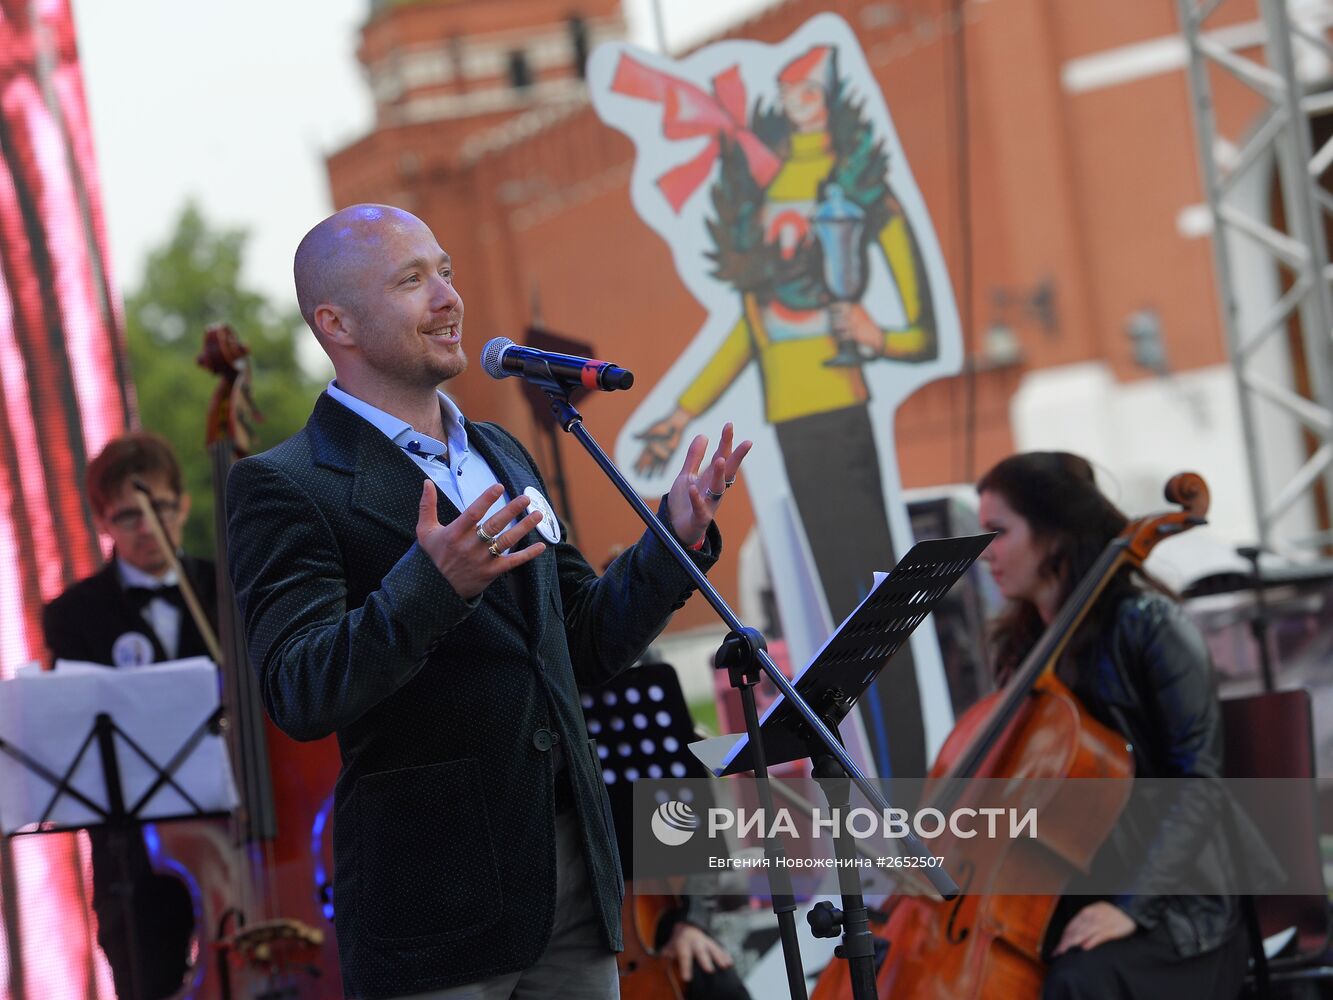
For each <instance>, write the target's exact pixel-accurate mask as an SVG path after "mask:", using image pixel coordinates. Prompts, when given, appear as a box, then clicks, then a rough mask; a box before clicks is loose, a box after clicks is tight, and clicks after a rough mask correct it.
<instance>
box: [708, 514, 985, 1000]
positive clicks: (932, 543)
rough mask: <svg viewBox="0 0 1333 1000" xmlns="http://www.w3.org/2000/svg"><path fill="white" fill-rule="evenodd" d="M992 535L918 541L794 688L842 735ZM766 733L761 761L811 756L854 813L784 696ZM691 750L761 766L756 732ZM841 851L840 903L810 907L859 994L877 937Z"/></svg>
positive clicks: (847, 852)
mask: <svg viewBox="0 0 1333 1000" xmlns="http://www.w3.org/2000/svg"><path fill="white" fill-rule="evenodd" d="M993 537H994V535H993V534H992V533H988V534H982V535H967V536H963V537H960V538H938V539H930V540H928V541H924V542H918V543H917V544H916V545H915V546H913V548H912V549H911V550H910V551H909V552H908V553H907V554H906V555H905V556H903V558H902V560H901V561H900V562H899V563H898V565H897V566H895V567H894V568H893V571H892V572H891V573H889V574H888V575H887V576H886V577H884V578H883V579H882V580H880V582H879V584H878V586H876V587H875V588H874V589H873V590H872V591H871V592H870V594H869V595H868V596H867V597H866V599H865V600H864V601H862V602H861V605H860V606H859V607H858V608H857V609H856V610H855V611H854V612H852V614H851V615H850V616H848V618H847V620H846V621H844V622H843V623H842V625H841V626H839V628H838V630H837V631H836V632H835V633H834V634H833V635H832V636H831V637H830V638H829V640H828V641H827V642H826V643H825V644H824V646H823V648H821V649H820V650H819V652H818V653H817V654H816V655H815V658H814V659H813V660H812V661H811V662H810V665H809V666H808V667H807V668H806V669H805V670H804V671H802V672H801V674H800V675H799V676H798V677H797V678H796V680H795V681H794V682H793V683H792V686H793V688H794V689H795V691H796V693H797V694H798V695H800V696H801V697H802V698H803V699H804V700H805V702H806V703H807V704H808V705H809V706H810V707H811V708H812V709H814V711H815V713H816V714H817V715H818V716H819V717H820V719H821V720H822V721H823V722H824V724H825V725H826V726H827V727H828V728H829V729H830V730H831V731H832V732H833V733H834V734H835V735H836V734H838V723H839V722H841V721H842V720H843V719H844V718H845V717H846V716H847V714H848V713H849V712H851V710H852V708H853V706H855V704H856V700H857V699H858V698H859V697H860V696H861V695H862V694H863V693H864V692H865V691H866V689H867V688H869V687H870V685H871V684H873V683H874V682H875V679H876V678H877V677H878V676H879V673H880V671H881V670H882V669H883V668H884V666H885V664H886V663H888V661H889V660H890V658H892V656H893V654H894V653H896V652H897V651H898V650H899V649H900V648H901V647H902V645H903V643H904V642H906V641H907V639H908V637H909V636H910V635H911V634H912V631H913V630H914V629H915V628H916V627H917V626H918V625H920V624H921V623H922V622H923V621H925V619H926V616H927V615H929V614H930V612H931V610H932V609H933V608H934V607H935V605H936V604H937V603H938V602H939V601H940V600H941V599H942V598H943V597H944V595H945V594H947V593H948V592H949V590H950V589H951V588H952V587H953V585H954V584H955V583H956V582H957V581H958V579H959V577H961V576H962V575H963V574H964V573H965V572H967V569H968V567H970V566H971V565H972V563H973V562H975V561H976V559H977V557H978V556H979V555H981V552H982V550H983V549H985V548H986V546H987V545H989V544H990V540H991V539H992V538H993ZM759 736H760V739H761V740H762V744H763V753H762V759H763V760H764V761H765V763H766V764H767V765H773V764H782V763H786V762H787V761H792V760H800V759H803V758H806V757H809V758H810V759H811V761H812V762H813V764H814V767H813V773H814V777H815V778H816V780H817V781H818V782H819V784H820V787H821V788H822V789H823V792H824V795H825V797H826V798H827V799H828V803H829V808H830V809H831V810H833V811H834V813H835V814H838V815H845V814H846V810H847V809H848V807H849V806H850V802H851V780H850V778H849V777H848V776H847V774H846V773H845V772H844V770H843V768H842V767H841V766H840V765H839V764H838V762H837V761H836V760H835V759H834V757H833V756H832V755H831V754H830V753H829V751H828V749H827V748H826V747H825V746H824V744H823V742H822V741H821V740H819V739H817V738H816V736H815V734H814V732H812V731H811V728H810V726H809V724H808V723H807V722H806V721H805V719H804V718H802V716H801V715H800V713H799V712H797V711H796V710H795V709H794V708H792V706H791V705H790V703H789V702H788V700H787V699H786V698H784V697H782V696H779V697H778V698H777V699H776V700H775V701H774V702H773V703H772V704H771V705H769V707H768V710H767V711H766V712H765V713H764V717H763V719H762V720H760V723H759ZM690 749H691V750H693V751H694V753H695V754H696V755H697V756H698V757H699V758H700V760H701V761H702V762H703V763H704V765H705V766H706V767H707V768H708V769H709V770H710V771H712V773H713V774H715V775H717V776H719V777H721V776H723V775H727V774H738V773H741V772H745V771H751V770H754V769H755V763H754V761H753V760H752V755H751V753H750V746H749V736H748V734H747V735H743V736H740V737H739V738H737V737H734V736H721V737H717V738H716V739H712V740H705V741H703V742H702V743H696V744H694V745H693V746H691V748H690ZM913 777H916V776H915V775H914V776H913ZM921 777H924V775H922V776H921ZM903 840H904V846H905V847H906V850H907V852H908V853H910V854H915V855H917V856H921V855H923V854H925V853H926V850H925V847H924V845H922V844H921V842H920V840H918V839H917V837H916V836H915V834H910V833H909V834H908V835H907V836H906V837H904V838H903ZM834 850H835V852H836V854H837V857H838V859H839V862H840V864H839V867H838V886H839V891H840V893H841V895H842V909H841V910H837V909H835V908H834V907H833V905H832V904H831V903H828V902H822V903H819V904H817V905H816V906H815V908H814V909H812V910H811V911H810V913H809V914H808V915H807V919H808V920H809V922H810V926H811V930H812V931H813V932H814V934H815V936H816V937H837V936H838V935H839V934H841V935H842V938H843V944H842V945H840V946H839V948H838V952H837V954H838V955H839V957H843V958H848V959H849V960H851V975H852V987H853V993H854V995H855V996H856V997H858V998H860V997H862V996H867V995H869V996H873V995H874V989H875V986H874V968H873V964H872V962H871V961H870V959H871V957H872V956H873V954H874V941H873V938H872V936H871V934H870V924H869V914H868V911H867V909H866V905H865V899H864V895H863V891H862V886H861V876H860V874H859V872H858V871H857V868H856V866H855V864H854V863H853V861H852V859H853V858H854V857H855V854H856V847H855V844H854V843H853V842H850V841H849V839H848V838H846V837H843V836H837V835H835V836H834ZM775 891H776V890H775Z"/></svg>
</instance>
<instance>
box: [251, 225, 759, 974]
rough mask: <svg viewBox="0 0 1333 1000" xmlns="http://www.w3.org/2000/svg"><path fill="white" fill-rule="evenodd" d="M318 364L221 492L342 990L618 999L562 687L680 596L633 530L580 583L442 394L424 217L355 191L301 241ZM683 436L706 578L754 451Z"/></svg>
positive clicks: (555, 539) (623, 659)
mask: <svg viewBox="0 0 1333 1000" xmlns="http://www.w3.org/2000/svg"><path fill="white" fill-rule="evenodd" d="M295 274H296V292H297V298H298V301H299V303H300V306H301V312H302V315H303V316H304V317H305V320H306V322H307V323H308V324H309V326H310V329H311V330H312V331H313V332H314V335H315V337H316V338H317V339H318V341H319V343H320V345H321V346H322V347H323V348H324V350H325V351H326V352H327V353H328V355H329V358H330V359H331V360H332V362H333V367H334V371H335V373H336V374H335V378H334V379H333V381H332V382H330V383H329V386H328V389H327V391H326V392H325V393H323V394H322V395H321V396H320V397H319V399H318V400H317V401H316V402H315V407H314V412H313V413H312V414H311V417H310V420H309V422H308V423H307V424H306V426H305V428H304V429H303V430H302V431H301V432H300V433H299V434H296V435H295V436H293V437H292V438H290V439H289V440H287V441H285V442H284V443H283V444H281V445H279V446H278V447H277V448H274V449H273V450H272V451H269V452H266V453H264V454H262V455H257V456H255V457H253V458H248V459H245V460H244V461H241V462H239V463H238V464H237V465H236V466H235V467H234V468H233V470H232V473H231V477H230V479H229V480H228V483H227V505H228V507H227V509H228V515H229V517H228V539H229V545H230V549H229V551H230V553H231V572H232V576H233V578H234V580H235V583H236V593H237V597H238V599H239V603H240V606H241V609H242V612H243V614H244V616H245V624H246V629H247V633H248V638H249V647H250V657H251V662H252V663H253V665H254V667H255V669H256V670H257V671H258V673H259V676H260V680H261V685H262V691H263V696H264V702H265V705H266V706H267V708H268V711H269V713H270V714H271V715H272V717H273V720H274V721H275V722H276V723H277V724H278V726H280V727H281V728H282V729H283V730H284V731H285V732H287V733H289V734H290V735H291V736H293V737H295V738H296V739H318V738H319V737H322V736H325V735H327V734H328V733H336V734H337V736H338V741H339V745H340V747H341V750H342V758H343V768H342V773H341V774H340V776H339V779H338V786H337V791H336V796H335V813H334V816H335V822H334V836H333V841H334V905H335V917H334V922H335V925H336V928H337V934H338V945H339V955H340V959H341V965H342V972H343V982H344V986H345V988H346V991H347V995H348V996H350V997H358V998H366V1000H377V998H386V997H399V996H427V997H432V998H462V997H468V998H485V1000H496V998H508V997H556V996H558V997H562V998H575V1000H577V998H606V997H615V996H616V995H617V993H618V990H617V977H616V966H615V960H614V954H613V953H614V952H615V951H618V950H619V949H620V947H621V939H620V915H619V914H620V900H621V895H622V892H623V885H622V883H621V880H620V868H619V861H618V859H617V856H616V849H615V845H614V840H613V838H612V836H611V833H610V821H609V819H608V806H607V801H606V794H605V791H604V788H603V785H602V779H601V774H600V765H599V764H598V762H597V759H596V753H595V749H594V748H592V747H591V746H590V743H589V740H588V736H587V732H586V730H585V728H584V723H583V715H582V711H581V707H580V703H579V694H578V689H579V688H580V687H583V686H592V685H595V684H597V683H599V682H601V681H604V680H605V679H606V678H608V677H610V676H611V675H613V674H615V673H616V672H618V671H620V670H622V669H624V668H625V667H628V666H629V665H630V664H632V663H633V662H634V660H635V659H636V658H637V657H638V656H639V654H640V653H641V652H642V651H643V650H644V649H646V648H647V646H648V644H649V642H651V641H652V639H653V638H654V637H655V636H656V635H657V634H658V633H659V632H660V631H661V630H662V628H663V627H664V626H665V625H666V622H667V620H668V618H669V616H670V615H671V613H672V611H673V610H675V609H677V608H679V607H681V606H682V605H683V604H684V602H685V600H686V598H688V597H689V595H690V592H691V584H690V581H689V578H688V576H687V575H686V574H685V573H684V572H683V571H682V570H681V569H680V568H679V567H678V566H677V565H676V564H675V563H674V561H673V560H672V559H671V558H670V556H669V554H668V553H667V551H666V550H665V548H664V547H663V546H662V545H661V543H659V542H658V541H657V540H656V538H655V537H653V536H652V535H651V534H649V533H646V534H645V535H644V536H643V538H642V539H640V540H639V542H638V543H636V544H635V545H633V546H631V547H630V548H629V549H627V550H626V551H625V552H623V553H622V554H621V555H620V556H619V557H618V558H617V559H616V560H615V562H614V563H612V564H611V566H610V567H608V568H607V570H606V572H605V573H604V574H603V575H602V576H601V577H598V575H597V574H596V573H595V572H594V571H593V570H592V568H591V567H590V566H589V565H588V563H587V562H586V561H585V560H584V559H583V557H582V556H581V555H580V554H579V552H578V551H577V550H576V549H575V548H574V547H573V546H571V545H570V544H568V542H566V541H565V538H564V535H565V529H564V526H563V525H561V523H560V519H559V516H558V513H557V512H555V511H554V509H553V508H552V507H551V505H550V502H549V500H548V499H547V490H546V484H545V482H544V481H543V479H542V476H541V473H540V472H539V471H538V469H537V466H536V464H535V463H534V462H533V460H532V458H531V456H529V454H528V453H527V451H526V450H525V449H524V448H523V446H522V445H521V444H520V443H519V442H518V441H517V440H516V439H515V438H514V437H513V436H512V435H510V434H509V433H508V432H506V431H504V430H503V429H501V428H500V427H498V426H496V425H495V424H491V423H481V422H474V421H471V420H468V419H466V418H465V417H464V416H463V414H462V413H461V412H460V411H459V409H458V407H457V405H455V403H454V402H453V401H452V400H451V399H450V398H449V397H448V396H447V395H445V394H444V393H443V392H442V391H440V390H439V388H438V387H439V386H440V384H441V383H448V382H449V381H450V380H451V379H454V378H457V377H458V376H460V375H461V374H462V373H463V372H464V371H465V370H466V368H467V355H466V353H465V352H464V348H463V299H462V297H461V296H460V295H459V292H458V289H457V288H455V287H454V281H453V268H452V263H451V261H450V258H449V255H448V254H447V253H445V252H444V250H442V249H441V248H440V245H439V243H438V242H436V239H435V237H434V235H433V234H432V233H431V231H430V230H429V229H428V228H427V227H426V226H425V224H424V223H422V222H421V220H419V219H417V218H415V217H414V216H412V215H410V214H408V213H407V212H404V211H401V210H399V209H395V208H389V207H387V206H381V205H357V206H354V207H352V208H348V209H345V210H343V211H341V212H338V213H337V214H336V215H334V216H332V217H330V218H328V219H325V220H324V221H323V222H321V223H320V224H319V225H317V226H315V228H314V229H312V230H311V231H310V232H309V233H308V234H307V235H306V237H305V239H304V240H302V242H301V244H300V246H299V247H298V248H297V251H296V261H295ZM706 449H707V441H706V440H705V439H704V438H703V437H699V438H696V439H695V441H694V442H693V443H692V444H691V446H690V448H689V451H688V453H687V455H686V458H685V462H684V464H683V466H682V467H681V470H680V474H679V475H678V476H677V478H676V480H675V482H674V483H673V484H672V487H671V490H670V492H669V493H668V495H667V496H666V497H665V498H664V500H663V503H662V507H661V510H660V513H659V516H660V517H661V518H662V520H663V523H665V524H666V525H668V526H669V527H670V529H671V531H672V532H673V533H674V535H675V537H676V538H677V539H678V540H679V541H680V542H681V544H682V545H684V546H685V547H686V549H687V550H689V552H690V557H691V559H693V560H694V562H695V563H696V565H698V566H699V567H701V568H703V569H707V568H708V567H710V566H711V565H712V564H713V563H714V562H715V561H716V559H717V557H718V553H719V551H720V549H721V536H720V535H719V534H718V530H717V527H716V526H715V525H714V523H713V515H714V513H715V511H716V509H717V506H718V504H719V502H720V500H721V498H722V495H723V493H724V491H725V489H726V485H727V484H728V482H729V481H731V480H734V479H735V477H736V473H737V470H738V469H739V467H740V464H741V461H742V459H743V458H744V456H745V453H746V452H747V451H748V449H749V442H744V443H742V444H740V445H738V446H736V447H735V448H733V447H732V434H731V429H730V427H727V428H726V429H724V431H723V433H722V436H721V441H720V444H719V446H718V448H717V449H716V451H715V452H714V454H713V456H712V457H711V459H710V460H709V462H708V464H707V465H704V464H703V457H704V454H705V452H706Z"/></svg>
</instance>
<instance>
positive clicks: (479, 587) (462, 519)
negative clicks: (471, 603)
mask: <svg viewBox="0 0 1333 1000" xmlns="http://www.w3.org/2000/svg"><path fill="white" fill-rule="evenodd" d="M503 495H504V487H503V486H500V485H499V484H498V483H497V484H496V485H494V486H491V487H489V488H488V489H486V490H485V491H483V492H482V494H481V496H479V497H477V499H476V500H473V501H472V503H470V504H468V506H467V509H466V510H464V511H463V512H462V513H461V514H459V515H458V517H456V518H454V519H453V520H452V521H450V522H449V523H448V524H441V523H440V520H439V516H438V514H437V513H436V506H435V484H434V483H433V482H431V481H430V480H429V479H427V480H426V481H425V482H423V483H422V484H421V505H420V507H419V508H418V510H417V543H418V544H419V545H420V546H421V548H422V551H424V552H425V553H426V555H428V556H430V560H431V562H433V563H434V564H435V568H436V569H438V570H439V571H440V573H441V574H442V575H443V576H444V578H445V579H446V580H447V581H449V586H451V587H453V588H454V592H455V593H457V594H458V596H459V597H462V598H464V599H465V600H467V599H471V598H473V597H476V596H477V595H478V594H480V593H481V592H482V591H483V590H485V589H486V588H487V586H489V585H490V582H491V581H492V580H494V579H495V578H496V577H498V576H501V575H502V574H504V573H507V572H509V571H510V570H511V569H517V568H518V567H519V566H522V565H523V564H524V563H526V562H531V561H532V560H533V559H536V558H537V557H538V556H539V555H541V554H542V553H543V552H545V551H546V544H545V543H544V542H537V543H535V544H533V545H529V546H528V547H527V548H525V549H520V550H519V551H518V552H512V553H509V554H507V555H506V554H505V552H506V550H507V549H508V548H509V547H510V546H512V545H515V544H516V543H517V542H518V541H519V539H521V538H522V537H523V536H524V535H526V534H527V533H528V532H529V531H531V530H532V529H533V528H535V527H536V526H537V522H538V521H540V520H541V519H542V512H541V511H539V510H534V511H532V512H531V513H529V514H528V515H527V516H526V517H524V518H523V520H521V521H519V522H518V524H515V525H514V526H513V527H509V528H506V527H505V526H506V525H507V524H509V522H511V521H513V520H514V519H515V518H517V517H519V516H520V515H521V514H522V513H523V512H524V510H526V509H527V507H528V504H529V503H530V502H531V501H529V500H528V498H527V497H526V496H519V497H515V498H514V499H513V500H510V501H509V502H508V503H507V504H505V505H504V506H503V507H501V508H500V509H499V510H497V511H496V512H495V513H494V514H492V515H491V516H490V517H487V518H486V519H485V520H484V521H483V520H482V518H483V517H485V514H486V511H487V510H489V509H490V506H491V504H493V503H495V501H496V500H498V499H499V498H500V497H501V496H503ZM487 539H493V541H490V542H488V541H487Z"/></svg>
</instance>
